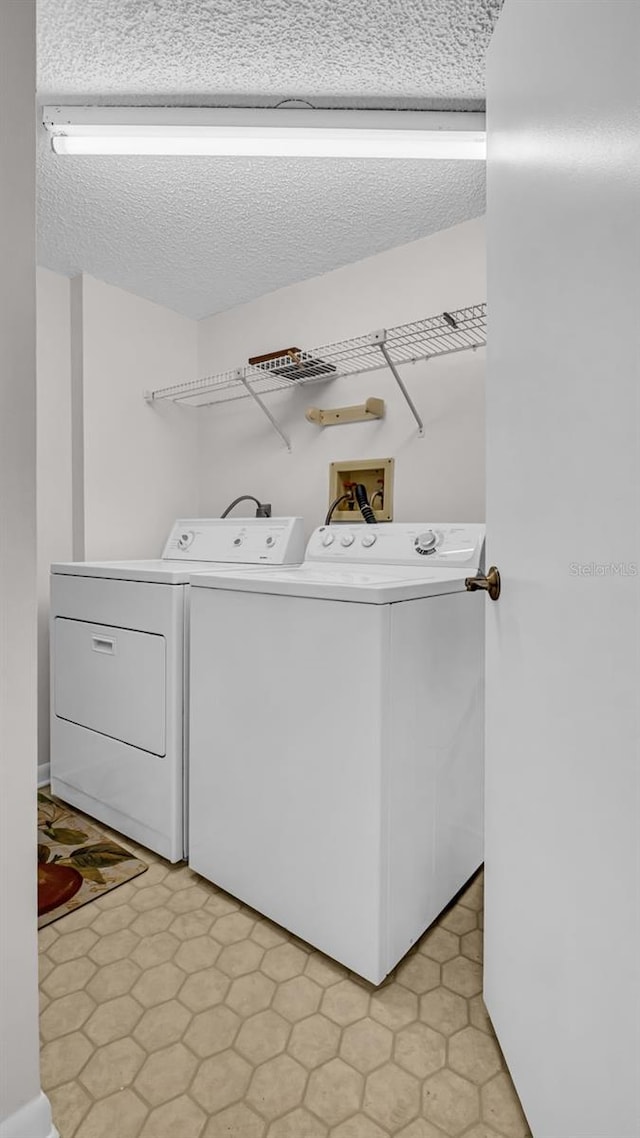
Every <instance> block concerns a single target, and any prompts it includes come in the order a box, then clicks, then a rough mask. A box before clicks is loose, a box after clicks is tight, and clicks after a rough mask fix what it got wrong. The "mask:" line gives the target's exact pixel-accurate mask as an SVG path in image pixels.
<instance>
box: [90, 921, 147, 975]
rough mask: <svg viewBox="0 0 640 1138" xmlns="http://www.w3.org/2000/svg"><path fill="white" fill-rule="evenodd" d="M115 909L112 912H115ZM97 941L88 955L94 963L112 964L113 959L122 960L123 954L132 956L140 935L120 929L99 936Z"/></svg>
mask: <svg viewBox="0 0 640 1138" xmlns="http://www.w3.org/2000/svg"><path fill="white" fill-rule="evenodd" d="M117 911H118V910H117V909H114V910H113V912H114V913H117ZM96 940H97V943H96V944H94V946H93V948H91V949H90V950H89V956H90V957H91V959H92V960H93V961H95V963H96V964H99V965H103V964H112V963H113V962H114V960H123V959H124V958H125V956H132V954H133V950H134V949H135V948H136V947H137V945H138V943H139V941H140V937H139V936H137V934H136V933H134V932H133V931H132V930H131V929H120V931H119V932H117V933H109V934H108V936H101V937H100V938H99V939H97V938H96Z"/></svg>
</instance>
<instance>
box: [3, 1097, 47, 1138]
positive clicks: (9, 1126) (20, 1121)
mask: <svg viewBox="0 0 640 1138" xmlns="http://www.w3.org/2000/svg"><path fill="white" fill-rule="evenodd" d="M0 1138H60V1135H59V1133H58V1131H57V1130H56V1128H55V1126H54V1125H53V1121H52V1119H51V1104H50V1102H49V1099H48V1098H47V1096H46V1095H45V1094H44V1093H43V1092H42V1091H40V1094H39V1095H38V1096H37V1097H36V1098H34V1099H31V1102H27V1103H25V1105H24V1106H21V1107H20V1110H16V1111H15V1112H14V1113H13V1114H11V1115H9V1117H8V1118H5V1119H3V1121H2V1122H0Z"/></svg>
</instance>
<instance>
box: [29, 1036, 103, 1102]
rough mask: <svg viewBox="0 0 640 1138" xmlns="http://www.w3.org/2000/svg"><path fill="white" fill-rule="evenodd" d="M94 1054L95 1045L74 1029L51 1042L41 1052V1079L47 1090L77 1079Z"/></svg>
mask: <svg viewBox="0 0 640 1138" xmlns="http://www.w3.org/2000/svg"><path fill="white" fill-rule="evenodd" d="M92 1055H93V1047H92V1046H91V1044H90V1042H89V1040H88V1039H87V1037H86V1036H85V1035H82V1033H81V1032H79V1031H74V1032H72V1033H71V1034H70V1035H63V1036H61V1037H60V1038H59V1039H54V1040H52V1041H51V1043H45V1045H44V1047H43V1048H42V1050H41V1052H40V1081H41V1083H42V1087H43V1089H44V1090H45V1091H48V1090H49V1089H50V1088H51V1087H58V1086H60V1085H61V1084H62V1083H68V1082H69V1081H70V1080H71V1079H76V1078H77V1077H78V1075H79V1074H80V1072H81V1070H82V1068H83V1067H84V1065H85V1063H87V1062H88V1061H89V1059H90V1058H91V1056H92Z"/></svg>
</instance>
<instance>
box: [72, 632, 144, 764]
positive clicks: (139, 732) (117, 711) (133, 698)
mask: <svg viewBox="0 0 640 1138" xmlns="http://www.w3.org/2000/svg"><path fill="white" fill-rule="evenodd" d="M54 624H55V627H54V653H55V665H54V700H55V714H56V715H57V716H59V717H60V718H61V719H67V720H69V721H70V722H71V723H77V724H78V725H79V726H80V727H86V728H88V729H89V730H90V731H97V732H98V733H99V734H101V735H108V736H109V737H110V738H112V739H118V740H119V741H120V742H121V743H128V744H129V745H131V746H133V747H138V748H140V750H143V751H149V752H151V754H154V755H161V756H162V755H165V754H166V738H165V699H166V659H165V653H166V641H165V638H164V636H158V635H156V634H154V633H149V632H133V631H132V630H131V629H129V628H115V627H109V626H108V625H104V624H89V623H87V622H85V621H82V620H70V619H67V618H65V617H57V618H56V620H55V622H54Z"/></svg>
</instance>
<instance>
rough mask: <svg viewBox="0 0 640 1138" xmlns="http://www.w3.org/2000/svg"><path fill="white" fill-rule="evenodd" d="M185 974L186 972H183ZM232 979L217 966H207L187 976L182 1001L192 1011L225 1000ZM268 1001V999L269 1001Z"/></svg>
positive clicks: (182, 989) (181, 992) (200, 1009)
mask: <svg viewBox="0 0 640 1138" xmlns="http://www.w3.org/2000/svg"><path fill="white" fill-rule="evenodd" d="M183 975H184V974H183ZM230 983H231V982H230V980H229V977H228V976H224V975H223V974H222V972H219V971H218V969H217V968H215V967H214V968H206V969H205V970H204V971H203V972H194V973H193V975H192V976H189V977H187V979H186V980H185V982H184V984H183V985H182V987H181V988H180V1001H181V1002H182V1003H183V1004H186V1006H187V1007H188V1008H190V1010H191V1011H192V1012H201V1011H204V1010H205V1008H211V1007H213V1005H214V1004H219V1003H221V1002H222V1000H224V998H225V996H226V994H227V992H228V991H229V986H230ZM267 1003H268V1001H267Z"/></svg>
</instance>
